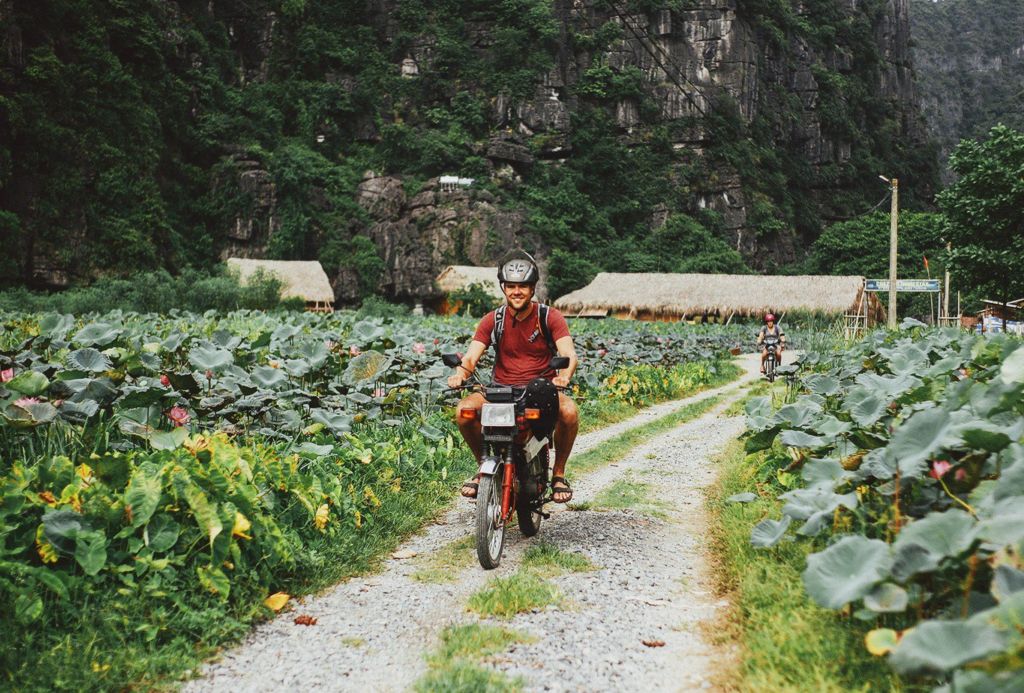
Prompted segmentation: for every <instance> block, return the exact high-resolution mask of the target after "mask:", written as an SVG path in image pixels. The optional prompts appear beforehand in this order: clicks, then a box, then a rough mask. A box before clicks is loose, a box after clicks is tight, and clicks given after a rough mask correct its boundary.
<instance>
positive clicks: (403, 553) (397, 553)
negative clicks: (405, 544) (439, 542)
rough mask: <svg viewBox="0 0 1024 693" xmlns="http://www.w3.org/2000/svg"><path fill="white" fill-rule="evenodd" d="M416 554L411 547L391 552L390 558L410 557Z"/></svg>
mask: <svg viewBox="0 0 1024 693" xmlns="http://www.w3.org/2000/svg"><path fill="white" fill-rule="evenodd" d="M415 555H416V552H415V551H413V550H412V549H400V550H398V551H395V552H394V553H393V554H391V557H392V558H412V557H414V556H415Z"/></svg>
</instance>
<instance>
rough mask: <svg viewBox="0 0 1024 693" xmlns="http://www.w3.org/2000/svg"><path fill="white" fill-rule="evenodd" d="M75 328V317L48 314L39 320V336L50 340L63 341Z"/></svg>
mask: <svg viewBox="0 0 1024 693" xmlns="http://www.w3.org/2000/svg"><path fill="white" fill-rule="evenodd" d="M74 326H75V317H74V316H73V315H58V314H57V313H47V314H46V315H43V316H42V317H41V318H39V334H41V335H43V336H44V337H49V338H50V339H63V338H64V335H66V334H67V333H68V332H70V331H71V328H72V327H74Z"/></svg>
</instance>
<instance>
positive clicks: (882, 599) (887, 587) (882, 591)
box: [864, 582, 909, 614]
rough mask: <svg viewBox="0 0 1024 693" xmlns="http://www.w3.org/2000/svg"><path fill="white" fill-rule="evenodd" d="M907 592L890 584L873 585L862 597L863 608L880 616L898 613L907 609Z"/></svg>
mask: <svg viewBox="0 0 1024 693" xmlns="http://www.w3.org/2000/svg"><path fill="white" fill-rule="evenodd" d="M908 601H909V600H908V598H907V591H906V590H905V589H903V588H902V587H900V586H899V585H894V584H892V583H891V582H883V583H882V584H880V585H875V588H874V589H872V590H871V591H870V592H868V593H867V595H865V597H864V606H866V607H867V608H869V609H871V610H872V611H875V612H878V613H880V614H888V613H900V612H902V611H905V610H906V608H907V602H908Z"/></svg>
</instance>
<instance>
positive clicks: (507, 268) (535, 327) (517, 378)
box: [448, 250, 579, 503]
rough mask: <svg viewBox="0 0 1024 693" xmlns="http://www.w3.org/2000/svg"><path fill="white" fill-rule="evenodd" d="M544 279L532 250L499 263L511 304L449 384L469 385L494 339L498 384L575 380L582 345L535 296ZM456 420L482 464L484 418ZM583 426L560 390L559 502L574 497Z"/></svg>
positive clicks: (489, 323)
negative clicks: (562, 363)
mask: <svg viewBox="0 0 1024 693" xmlns="http://www.w3.org/2000/svg"><path fill="white" fill-rule="evenodd" d="M539 279H540V270H539V269H538V268H537V263H536V262H535V261H534V259H533V258H532V257H531V256H530V255H529V254H528V253H526V252H524V251H522V250H514V251H511V252H509V253H507V254H506V255H505V257H504V258H502V261H501V264H500V265H499V266H498V283H499V284H500V285H501V290H502V293H504V294H505V305H504V306H502V307H500V308H498V309H496V310H493V311H491V312H490V313H488V314H487V315H485V316H484V317H483V319H482V320H481V321H480V324H479V325H478V326H477V329H476V333H475V334H474V335H473V340H472V341H471V342H470V345H469V349H467V350H466V354H465V356H463V357H462V362H461V363H460V364H459V365H458V366H456V367H455V371H454V373H453V374H452V375H451V376H450V377H449V378H448V387H452V388H455V387H459V386H461V385H463V383H465V381H466V379H467V378H469V377H470V376H471V375H472V374H473V372H474V371H475V370H476V366H477V362H478V361H479V360H480V357H481V356H483V354H484V352H485V351H486V350H487V347H488V346H491V345H492V342H493V343H494V344H493V346H494V351H495V359H494V361H495V365H494V374H493V376H494V377H493V379H494V381H495V382H496V383H500V384H502V385H527V384H529V383H530V382H531V381H532V380H534V379H535V378H545V379H547V380H550V381H551V383H552V384H554V385H556V386H559V387H565V386H567V385H568V384H569V380H570V379H571V378H572V376H573V373H575V371H576V364H577V359H576V348H575V346H574V345H573V341H572V337H571V336H570V335H569V326H568V324H567V323H566V321H565V318H564V317H563V316H562V314H561V313H560V312H558V311H557V310H555V309H554V308H549V307H548V306H544V305H542V304H539V303H537V302H535V301H534V300H533V297H534V293H535V291H536V288H537V281H538V280H539ZM553 351H554V352H555V353H552V352H553ZM555 355H558V356H566V357H568V358H569V366H568V367H567V368H565V369H564V370H562V371H561V372H560V373H558V372H555V371H553V370H550V369H549V368H548V362H549V361H550V359H551V357H552V356H555ZM483 403H484V396H483V394H482V393H480V392H472V393H470V394H469V395H467V396H466V397H465V398H463V400H462V401H461V402H459V406H458V407H457V408H456V411H457V412H458V411H461V410H463V409H470V408H472V409H476V410H477V411H479V410H480V409H481V408H482V406H483ZM456 421H457V423H458V426H459V431H460V432H461V433H462V437H463V438H465V440H466V444H467V445H468V446H469V449H470V450H471V451H472V452H473V455H474V456H475V457H476V459H477V462H478V463H479V461H480V458H481V456H482V455H483V432H482V430H481V426H480V417H479V416H477V417H474V418H467V417H461V416H456ZM578 429H579V413H578V411H577V409H576V403H575V402H573V401H572V399H571V398H570V397H569V396H567V395H566V394H565V393H564V392H559V393H558V422H557V424H556V425H555V432H554V445H555V464H554V468H553V470H552V477H551V487H552V492H553V500H554V501H555V502H556V503H568V502H569V501H570V500H572V488H571V487H570V486H569V482H567V481H566V480H565V463H566V460H568V459H569V453H570V452H571V451H572V446H573V443H574V442H575V440H576V432H577V430H578ZM479 480H480V475H479V474H478V475H477V476H475V477H474V478H473V479H470V480H467V481H466V482H465V483H464V484H463V485H462V495H463V496H465V497H466V498H476V494H477V486H478V482H479Z"/></svg>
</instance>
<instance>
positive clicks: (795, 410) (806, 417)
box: [775, 398, 821, 428]
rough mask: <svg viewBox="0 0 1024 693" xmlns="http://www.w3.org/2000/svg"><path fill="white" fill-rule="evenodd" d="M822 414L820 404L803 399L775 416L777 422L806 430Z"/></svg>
mask: <svg viewBox="0 0 1024 693" xmlns="http://www.w3.org/2000/svg"><path fill="white" fill-rule="evenodd" d="M820 413H821V405H820V404H817V403H816V402H814V401H812V400H810V399H807V398H803V399H801V400H799V401H797V402H794V403H793V404H787V405H786V406H784V407H782V408H781V409H779V413H778V414H776V415H775V420H776V421H778V422H780V423H788V424H790V425H791V426H795V427H796V428H805V427H807V426H810V425H811V424H812V423H813V422H814V420H815V419H816V418H817V417H818V415H819V414H820Z"/></svg>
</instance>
